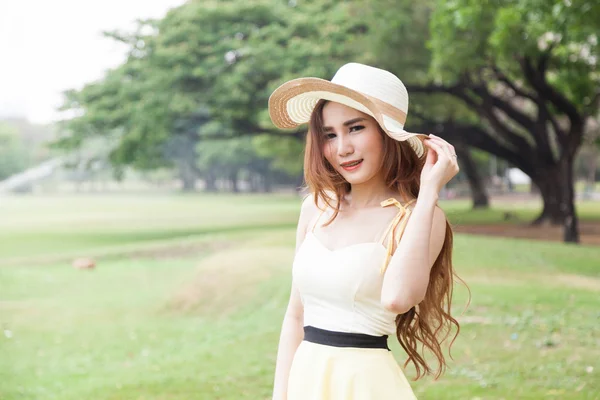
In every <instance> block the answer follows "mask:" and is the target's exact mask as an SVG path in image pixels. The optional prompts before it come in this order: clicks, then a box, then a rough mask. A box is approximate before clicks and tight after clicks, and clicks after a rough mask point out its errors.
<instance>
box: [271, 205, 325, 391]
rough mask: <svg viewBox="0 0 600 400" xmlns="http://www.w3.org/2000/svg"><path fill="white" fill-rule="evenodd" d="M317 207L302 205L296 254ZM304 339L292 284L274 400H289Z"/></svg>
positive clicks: (297, 296)
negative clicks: (295, 361) (293, 369)
mask: <svg viewBox="0 0 600 400" xmlns="http://www.w3.org/2000/svg"><path fill="white" fill-rule="evenodd" d="M315 208H316V207H315V206H314V204H313V201H312V197H311V196H309V197H307V198H306V199H305V200H304V202H303V203H302V209H301V211H300V218H299V221H298V229H297V231H296V252H297V251H298V248H299V247H300V245H301V244H302V242H303V241H304V238H305V236H306V231H307V228H308V226H309V224H308V221H310V220H312V218H313V216H314V214H315ZM302 339H304V307H303V305H302V301H301V298H300V293H299V292H298V288H297V287H296V285H295V284H294V283H293V282H292V289H291V294H290V300H289V303H288V306H287V310H286V312H285V316H284V318H283V324H282V326H281V335H280V337H279V348H278V350H277V364H276V366H275V379H274V384H273V400H285V399H286V398H287V383H288V377H289V373H290V367H291V365H292V360H293V359H294V354H295V353H296V349H297V348H298V346H299V345H300V342H302Z"/></svg>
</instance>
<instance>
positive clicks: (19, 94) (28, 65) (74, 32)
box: [0, 0, 185, 123]
mask: <svg viewBox="0 0 600 400" xmlns="http://www.w3.org/2000/svg"><path fill="white" fill-rule="evenodd" d="M184 2H185V0H102V1H99V0H0V118H1V117H6V116H24V117H27V118H28V119H30V120H31V121H32V122H36V123H46V122H51V121H53V120H55V119H56V118H57V117H58V115H57V113H56V111H55V109H56V107H57V106H58V105H60V102H61V92H62V91H63V90H66V89H70V88H80V87H81V86H82V85H83V84H85V83H86V82H89V81H93V80H96V79H98V78H101V77H102V75H103V72H104V71H105V70H106V69H108V68H110V67H114V66H116V65H118V64H120V63H121V62H122V61H123V60H124V56H125V49H124V46H120V45H119V44H118V43H117V42H115V41H111V40H110V39H105V38H103V37H102V35H101V32H102V31H106V30H114V29H128V28H132V27H133V26H135V24H134V21H135V20H136V19H139V18H142V19H143V18H157V17H162V16H163V15H164V14H165V13H166V12H167V11H168V10H169V9H170V8H172V7H176V6H178V5H181V4H183V3H184Z"/></svg>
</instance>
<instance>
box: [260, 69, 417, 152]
mask: <svg viewBox="0 0 600 400" xmlns="http://www.w3.org/2000/svg"><path fill="white" fill-rule="evenodd" d="M319 100H329V101H333V102H336V103H341V104H344V105H346V106H348V107H351V108H354V109H356V110H358V111H361V112H364V113H365V114H368V115H370V116H372V117H373V118H375V120H376V121H377V122H378V123H379V125H380V126H381V128H382V129H383V130H384V131H385V133H386V134H387V135H388V136H389V137H391V138H392V139H395V140H398V141H408V143H409V144H410V145H411V147H412V148H413V150H414V151H415V152H416V153H417V155H418V156H419V157H421V156H423V155H424V154H425V152H426V148H425V146H424V145H423V142H422V141H423V139H425V138H426V137H427V135H426V134H423V133H413V132H408V131H406V130H404V125H403V124H402V123H401V122H400V121H397V120H396V119H394V118H393V117H391V116H389V115H386V114H385V112H384V110H381V107H379V106H378V105H377V104H375V102H374V101H373V100H372V99H370V98H369V97H368V96H366V95H364V94H362V93H360V92H357V91H355V90H352V89H349V88H347V87H345V86H341V85H338V84H335V83H332V82H330V81H327V80H325V79H320V78H298V79H294V80H291V81H288V82H286V83H284V84H283V85H281V86H279V87H278V88H277V89H275V91H273V93H272V94H271V96H270V97H269V115H270V117H271V120H272V121H273V124H275V126H277V127H278V128H282V129H289V128H295V127H297V126H299V125H302V124H305V123H308V122H309V121H310V116H311V114H312V112H313V110H314V108H315V106H316V105H317V103H318V102H319Z"/></svg>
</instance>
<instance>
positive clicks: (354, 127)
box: [350, 125, 365, 132]
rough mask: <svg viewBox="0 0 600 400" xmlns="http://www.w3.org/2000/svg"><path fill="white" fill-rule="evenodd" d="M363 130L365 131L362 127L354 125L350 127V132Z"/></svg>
mask: <svg viewBox="0 0 600 400" xmlns="http://www.w3.org/2000/svg"><path fill="white" fill-rule="evenodd" d="M363 129H365V127H364V126H363V125H354V126H351V127H350V132H358V131H362V130H363Z"/></svg>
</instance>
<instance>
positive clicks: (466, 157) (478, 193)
mask: <svg viewBox="0 0 600 400" xmlns="http://www.w3.org/2000/svg"><path fill="white" fill-rule="evenodd" d="M456 154H457V155H458V160H459V163H460V166H461V167H463V168H464V171H465V175H467V179H468V181H469V187H470V188H471V197H472V198H473V208H489V206H490V202H489V199H488V196H487V193H486V192H485V185H484V184H483V181H482V180H481V176H480V175H479V172H477V166H476V165H475V162H474V161H473V159H472V158H471V151H470V150H469V149H468V148H466V147H462V146H456Z"/></svg>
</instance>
